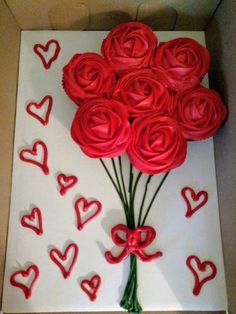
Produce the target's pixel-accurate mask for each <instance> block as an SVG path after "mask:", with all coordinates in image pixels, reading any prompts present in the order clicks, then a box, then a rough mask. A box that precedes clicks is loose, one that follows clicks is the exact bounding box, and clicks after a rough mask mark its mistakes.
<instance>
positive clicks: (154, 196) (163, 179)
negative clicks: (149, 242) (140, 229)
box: [141, 172, 170, 226]
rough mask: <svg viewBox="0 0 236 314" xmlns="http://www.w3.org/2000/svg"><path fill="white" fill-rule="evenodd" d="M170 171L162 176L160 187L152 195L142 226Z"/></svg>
mask: <svg viewBox="0 0 236 314" xmlns="http://www.w3.org/2000/svg"><path fill="white" fill-rule="evenodd" d="M169 173H170V172H167V173H165V175H164V177H163V178H162V180H161V182H160V184H159V185H158V187H157V189H156V192H155V193H154V195H153V197H152V199H151V202H150V203H149V205H148V208H147V210H146V213H145V215H144V218H143V221H142V223H141V226H143V225H144V224H145V221H146V219H147V216H148V214H149V212H150V209H151V207H152V204H153V202H154V200H155V198H156V196H157V194H158V192H159V191H160V189H161V187H162V185H163V183H164V182H165V180H166V178H167V176H168V174H169Z"/></svg>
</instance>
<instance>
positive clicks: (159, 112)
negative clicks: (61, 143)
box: [63, 22, 227, 313]
mask: <svg viewBox="0 0 236 314" xmlns="http://www.w3.org/2000/svg"><path fill="white" fill-rule="evenodd" d="M101 51H102V55H103V56H101V55H99V54H96V53H82V54H76V55H74V56H73V58H72V59H71V60H70V61H69V63H68V64H67V65H66V66H65V67H64V68H63V87H64V90H65V91H66V93H67V95H68V96H69V97H70V99H72V100H73V101H74V102H75V103H76V104H77V105H78V106H79V107H78V110H77V112H76V114H75V117H74V120H73V123H72V127H71V136H72V138H73V139H74V141H75V142H76V143H78V144H79V146H80V148H81V150H82V151H83V152H84V153H85V154H86V155H87V156H89V157H91V158H99V159H100V161H101V164H102V166H103V167H104V169H105V171H106V173H107V175H108V177H109V178H110V180H111V182H112V184H113V186H114V188H115V190H116V192H117V193H118V196H119V198H120V200H121V203H122V205H123V209H124V214H125V217H126V222H127V225H123V224H118V225H117V226H115V227H114V228H112V231H111V234H112V240H113V242H114V243H115V244H116V245H118V246H120V247H123V251H122V252H121V253H120V255H118V256H113V254H112V253H111V252H106V253H105V257H106V259H107V261H108V262H109V263H119V262H121V261H122V260H124V259H125V258H127V257H128V256H130V259H131V260H130V274H129V278H128V282H127V285H126V289H125V292H124V295H123V298H122V300H121V302H120V305H121V306H122V307H123V308H125V309H127V310H128V311H129V312H134V313H140V312H141V311H142V308H141V306H140V304H139V302H138V298H137V287H138V281H137V258H139V259H140V260H141V261H144V262H149V261H151V260H153V259H155V258H159V257H161V256H162V252H160V251H158V252H155V253H153V254H147V253H146V252H145V248H146V247H147V246H148V245H149V244H150V243H151V242H152V241H153V240H154V238H155V236H156V232H155V230H154V228H152V227H151V226H145V222H146V218H147V216H148V213H149V211H150V210H151V208H152V205H153V202H154V200H155V198H156V195H157V193H158V192H159V190H160V188H161V186H162V184H163V183H164V181H165V179H166V178H167V176H168V173H169V172H170V170H171V169H174V168H176V167H179V166H180V165H181V164H182V163H183V162H184V160H185V157H186V154H187V141H188V140H192V141H196V140H203V139H206V138H208V137H210V136H212V135H214V133H215V132H216V131H217V130H218V128H219V127H220V125H221V124H222V122H223V121H224V120H225V118H226V114H227V111H226V107H225V106H224V104H223V103H222V101H221V98H220V96H219V94H218V93H217V92H216V91H214V90H212V89H208V88H205V87H203V86H201V85H200V82H201V80H202V78H203V77H204V75H205V74H206V73H207V71H208V68H209V64H210V56H209V52H208V50H207V49H206V48H205V47H203V46H201V45H200V44H199V43H197V42H196V41H195V40H193V39H189V38H178V39H174V40H170V41H168V42H165V43H160V44H159V45H157V37H156V35H155V34H154V33H153V31H152V30H151V29H150V28H149V27H148V26H146V25H144V24H142V23H139V22H129V23H123V24H120V25H118V26H117V27H115V28H114V29H113V30H112V31H111V32H110V33H109V34H108V35H107V37H106V38H105V39H104V41H103V43H102V47H101ZM124 153H127V154H128V158H129V160H130V171H129V180H128V182H125V179H124V173H123V165H122V158H121V156H122V155H123V154H124ZM102 158H109V159H110V160H111V163H112V169H113V173H112V172H111V171H110V170H109V167H107V164H106V162H105V161H104V159H102ZM133 167H135V168H136V169H137V170H139V173H138V174H137V175H136V176H135V175H134V171H133ZM144 174H147V177H146V184H145V185H144V190H143V197H142V201H141V204H139V207H140V209H139V214H138V217H135V210H134V207H135V195H136V190H137V186H138V184H139V181H140V178H141V176H142V175H144ZM156 174H162V179H161V181H160V184H159V186H158V187H157V189H156V191H155V193H154V195H153V197H152V198H151V201H150V202H149V204H146V202H145V201H146V195H147V191H148V184H149V182H150V180H151V178H152V176H153V175H156ZM120 232H123V233H125V236H126V239H124V238H123V237H121V236H120Z"/></svg>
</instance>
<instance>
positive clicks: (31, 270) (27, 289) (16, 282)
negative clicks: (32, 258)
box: [10, 265, 39, 299]
mask: <svg viewBox="0 0 236 314" xmlns="http://www.w3.org/2000/svg"><path fill="white" fill-rule="evenodd" d="M32 276H33V277H32ZM20 277H23V278H27V277H28V278H29V279H30V281H31V282H29V283H28V284H23V283H22V282H20ZM38 277H39V268H38V266H36V265H31V266H29V267H28V268H27V269H26V270H18V271H16V272H15V273H13V274H12V275H11V277H10V283H11V285H12V286H14V287H17V288H20V289H22V290H23V292H24V295H25V298H26V299H29V298H30V297H31V294H32V290H33V287H34V285H35V282H36V280H37V279H38Z"/></svg>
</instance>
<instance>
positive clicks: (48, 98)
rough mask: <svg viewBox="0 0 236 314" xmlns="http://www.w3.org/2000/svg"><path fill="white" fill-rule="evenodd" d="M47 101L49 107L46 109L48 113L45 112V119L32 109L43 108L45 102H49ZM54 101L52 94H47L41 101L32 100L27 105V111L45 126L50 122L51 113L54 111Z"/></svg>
mask: <svg viewBox="0 0 236 314" xmlns="http://www.w3.org/2000/svg"><path fill="white" fill-rule="evenodd" d="M47 101H48V108H47V111H46V114H45V119H43V118H42V117H41V116H40V115H38V114H37V113H35V112H34V111H32V109H33V108H36V109H41V108H42V107H43V106H44V105H45V103H47ZM52 103H53V99H52V96H50V95H46V96H44V97H43V99H42V100H41V101H40V102H39V103H36V102H30V103H29V104H28V105H27V106H26V111H27V113H28V114H29V115H31V116H32V117H34V118H35V119H37V120H38V121H39V122H40V123H42V124H43V125H44V126H45V125H47V124H48V122H49V117H50V113H51V111H52Z"/></svg>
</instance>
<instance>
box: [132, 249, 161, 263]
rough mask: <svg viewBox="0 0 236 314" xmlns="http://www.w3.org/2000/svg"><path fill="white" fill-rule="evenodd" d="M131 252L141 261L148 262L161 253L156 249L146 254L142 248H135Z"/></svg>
mask: <svg viewBox="0 0 236 314" xmlns="http://www.w3.org/2000/svg"><path fill="white" fill-rule="evenodd" d="M133 254H134V255H136V256H137V257H139V258H140V259H141V260H142V261H143V262H150V261H152V260H153V259H155V258H159V257H161V256H162V255H163V254H162V252H160V251H157V252H156V253H154V254H147V253H145V252H144V251H143V250H136V251H134V252H133Z"/></svg>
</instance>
